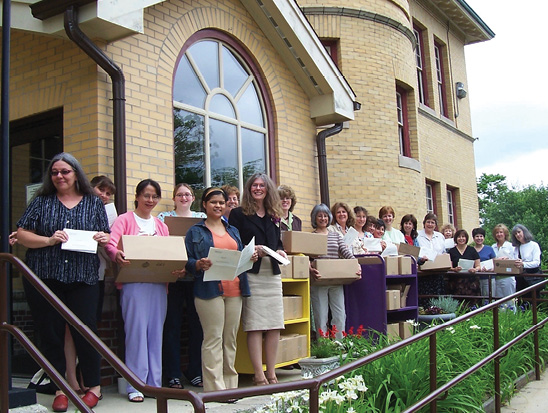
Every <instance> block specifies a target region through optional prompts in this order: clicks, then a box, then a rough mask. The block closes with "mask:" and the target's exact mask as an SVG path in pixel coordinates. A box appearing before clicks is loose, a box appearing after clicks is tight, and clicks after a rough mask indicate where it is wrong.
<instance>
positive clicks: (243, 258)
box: [204, 237, 255, 281]
mask: <svg viewBox="0 0 548 413" xmlns="http://www.w3.org/2000/svg"><path fill="white" fill-rule="evenodd" d="M254 251H255V237H253V238H252V239H251V241H250V242H249V244H247V245H246V247H245V248H244V249H243V250H242V251H236V250H225V249H221V248H214V247H210V248H209V254H208V256H207V258H209V259H210V260H211V267H210V268H209V270H207V271H205V272H204V281H221V280H222V281H232V280H233V279H234V278H236V276H237V275H239V274H241V273H243V272H244V271H247V270H249V269H250V268H251V267H253V261H251V256H252V255H253V252H254Z"/></svg>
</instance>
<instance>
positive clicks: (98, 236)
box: [93, 231, 110, 247]
mask: <svg viewBox="0 0 548 413" xmlns="http://www.w3.org/2000/svg"><path fill="white" fill-rule="evenodd" d="M93 239H94V240H95V241H97V243H98V244H99V245H100V246H101V247H103V246H105V245H107V244H108V242H109V241H110V234H107V233H105V232H103V231H99V232H97V233H95V235H94V236H93Z"/></svg>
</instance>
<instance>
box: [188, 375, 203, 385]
mask: <svg viewBox="0 0 548 413" xmlns="http://www.w3.org/2000/svg"><path fill="white" fill-rule="evenodd" d="M190 384H192V385H193V386H194V387H204V383H203V382H202V376H196V377H194V378H193V379H192V380H190Z"/></svg>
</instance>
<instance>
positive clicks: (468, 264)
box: [458, 258, 474, 271]
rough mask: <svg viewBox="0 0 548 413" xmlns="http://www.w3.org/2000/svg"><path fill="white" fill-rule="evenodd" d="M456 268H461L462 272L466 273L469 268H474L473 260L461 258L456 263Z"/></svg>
mask: <svg viewBox="0 0 548 413" xmlns="http://www.w3.org/2000/svg"><path fill="white" fill-rule="evenodd" d="M458 266H459V267H461V268H462V269H463V270H466V271H468V270H469V269H470V268H474V260H467V259H465V258H461V259H460V260H459V262H458Z"/></svg>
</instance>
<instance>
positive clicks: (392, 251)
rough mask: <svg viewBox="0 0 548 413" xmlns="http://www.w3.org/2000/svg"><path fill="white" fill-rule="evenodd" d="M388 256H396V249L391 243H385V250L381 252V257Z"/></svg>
mask: <svg viewBox="0 0 548 413" xmlns="http://www.w3.org/2000/svg"><path fill="white" fill-rule="evenodd" d="M389 255H398V248H397V247H396V244H393V243H391V242H387V243H386V248H385V249H384V251H383V252H382V254H381V257H388V256H389Z"/></svg>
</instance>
